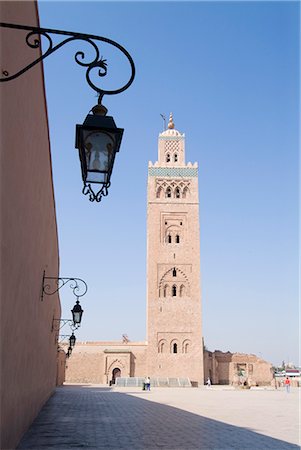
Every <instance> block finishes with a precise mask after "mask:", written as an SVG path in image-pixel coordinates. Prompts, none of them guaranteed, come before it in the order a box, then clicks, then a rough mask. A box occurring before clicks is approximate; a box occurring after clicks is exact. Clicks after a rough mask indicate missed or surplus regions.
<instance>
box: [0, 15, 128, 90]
mask: <svg viewBox="0 0 301 450" xmlns="http://www.w3.org/2000/svg"><path fill="white" fill-rule="evenodd" d="M0 26H1V27H4V28H12V29H17V30H24V31H28V33H27V35H26V37H25V43H26V44H27V46H28V47H30V48H32V49H37V48H40V49H41V53H42V54H41V56H40V57H39V58H37V59H35V60H34V61H32V62H31V63H30V64H28V65H27V66H25V67H23V68H22V69H21V70H19V71H18V72H16V73H14V74H11V75H10V74H9V72H8V71H7V70H3V71H2V75H4V76H3V77H2V78H0V81H11V80H14V79H15V78H17V77H19V76H20V75H22V74H23V73H25V72H27V70H29V69H31V68H32V67H34V66H35V65H36V64H38V63H39V62H41V61H43V60H44V59H45V58H47V56H49V55H51V54H52V53H54V52H55V51H56V50H58V49H59V48H61V47H62V46H63V45H65V44H67V43H69V42H72V41H85V42H88V44H90V45H91V47H92V48H93V50H94V52H95V53H94V55H95V56H94V58H92V60H91V58H90V60H89V61H87V60H86V59H87V58H86V56H85V53H84V52H83V51H77V52H76V53H75V55H74V59H75V62H76V63H77V64H79V65H80V66H82V67H86V80H87V83H88V84H89V86H90V87H91V88H92V89H94V91H96V92H98V94H99V95H100V97H102V96H103V95H105V94H106V95H114V94H119V93H120V92H123V91H125V90H126V89H127V88H128V87H129V86H130V85H131V84H132V82H133V81H134V78H135V65H134V61H133V59H132V57H131V55H130V54H129V53H128V51H127V50H126V49H125V48H124V47H122V46H121V45H120V44H118V42H115V41H113V40H111V39H108V38H106V37H102V36H96V35H93V34H83V33H77V32H74V31H65V30H53V29H50V28H40V27H31V26H27V25H18V24H12V23H4V22H0ZM52 35H60V36H68V37H67V38H65V39H64V40H62V41H61V42H59V43H58V44H56V45H54V43H53V40H52ZM42 37H44V38H45V42H46V44H48V47H47V48H46V50H45V51H44V50H43V49H42V46H41V38H42ZM94 41H97V42H99V41H100V42H105V43H106V44H109V45H112V46H113V47H116V48H117V49H118V50H120V51H121V52H122V53H123V54H124V55H125V56H126V58H127V59H128V61H129V63H130V66H131V76H130V78H129V81H128V82H127V83H126V84H125V85H124V86H122V87H121V88H119V89H115V90H106V89H101V88H99V87H97V86H96V85H95V84H94V83H93V82H92V81H91V78H90V72H91V71H92V70H93V69H98V76H99V77H104V76H106V75H107V62H106V60H105V59H103V58H102V56H101V55H100V51H99V48H98V46H97V45H96V43H95V42H94Z"/></svg>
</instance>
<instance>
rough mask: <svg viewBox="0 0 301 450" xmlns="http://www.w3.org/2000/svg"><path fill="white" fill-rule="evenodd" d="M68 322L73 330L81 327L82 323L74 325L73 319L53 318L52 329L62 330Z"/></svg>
mask: <svg viewBox="0 0 301 450" xmlns="http://www.w3.org/2000/svg"><path fill="white" fill-rule="evenodd" d="M67 323H68V324H69V326H70V328H71V330H72V331H75V330H77V329H78V328H79V327H80V324H76V325H74V323H73V320H72V319H53V320H52V328H51V331H60V330H61V329H62V328H63V327H64V326H65V325H67Z"/></svg>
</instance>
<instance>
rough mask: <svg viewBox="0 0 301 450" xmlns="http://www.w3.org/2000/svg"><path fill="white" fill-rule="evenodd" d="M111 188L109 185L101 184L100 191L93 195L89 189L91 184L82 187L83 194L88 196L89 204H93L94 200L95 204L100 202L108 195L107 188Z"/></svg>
mask: <svg viewBox="0 0 301 450" xmlns="http://www.w3.org/2000/svg"><path fill="white" fill-rule="evenodd" d="M110 186H111V183H110V182H109V183H106V184H103V185H102V187H101V189H100V190H99V191H98V192H97V193H95V192H94V191H93V189H92V187H91V184H90V183H89V184H85V185H84V187H83V191H82V192H83V194H84V195H89V200H90V202H94V200H96V201H97V202H100V201H101V199H102V197H106V196H107V195H108V188H109V187H110Z"/></svg>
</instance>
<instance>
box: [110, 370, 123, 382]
mask: <svg viewBox="0 0 301 450" xmlns="http://www.w3.org/2000/svg"><path fill="white" fill-rule="evenodd" d="M119 377H121V370H120V369H119V367H115V369H113V370H112V384H115V381H116V378H119Z"/></svg>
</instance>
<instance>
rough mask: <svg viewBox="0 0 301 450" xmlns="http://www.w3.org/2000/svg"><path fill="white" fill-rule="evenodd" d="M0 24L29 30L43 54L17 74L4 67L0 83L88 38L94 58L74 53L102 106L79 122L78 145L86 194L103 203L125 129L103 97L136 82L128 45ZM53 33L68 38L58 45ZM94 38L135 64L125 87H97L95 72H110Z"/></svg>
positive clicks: (31, 40)
mask: <svg viewBox="0 0 301 450" xmlns="http://www.w3.org/2000/svg"><path fill="white" fill-rule="evenodd" d="M0 27H4V28H12V29H17V30H24V31H26V32H27V34H26V38H25V43H26V44H27V46H28V47H30V48H32V49H37V48H39V49H40V50H41V55H40V56H39V57H38V58H37V59H35V60H34V61H33V62H31V63H30V64H28V65H27V66H25V67H23V68H22V69H21V70H19V71H18V72H16V73H10V68H9V67H8V68H6V67H4V68H3V69H2V75H3V76H2V77H1V76H0V82H7V81H11V80H14V79H15V78H17V77H19V76H20V75H22V74H23V73H25V72H27V70H29V69H31V68H32V67H34V66H35V65H36V64H38V63H39V62H41V61H43V60H44V59H45V58H46V57H47V56H49V55H51V54H52V53H53V52H55V51H56V50H58V49H59V48H61V47H62V46H63V45H65V44H67V43H69V42H72V41H84V42H85V43H88V44H89V45H90V46H91V47H92V49H93V51H94V55H95V57H94V58H92V59H91V58H90V59H89V60H88V58H86V55H85V53H84V52H83V51H78V52H76V54H75V56H74V59H75V62H76V63H77V64H79V65H80V66H82V67H85V68H86V80H87V83H88V84H89V86H90V87H91V88H92V89H94V91H96V92H97V93H98V94H99V100H98V105H96V106H94V107H93V108H92V112H93V114H88V115H87V117H86V119H85V121H84V123H83V124H82V125H76V143H75V146H76V148H77V149H78V150H79V158H80V164H81V170H82V178H83V182H84V187H83V190H82V192H83V194H85V195H87V194H89V200H90V201H92V202H93V201H94V200H96V201H97V202H100V201H101V199H102V197H103V196H106V195H108V188H109V186H110V178H111V174H112V170H113V165H114V159H115V155H116V153H117V152H118V151H119V148H120V144H121V139H122V134H123V129H122V128H117V127H116V125H115V122H114V119H113V117H110V116H108V117H105V115H106V113H107V109H106V108H105V107H104V106H103V105H102V104H101V100H102V97H103V96H104V95H105V94H106V95H115V94H119V93H120V92H123V91H125V90H126V89H127V88H128V87H129V86H130V85H131V84H132V82H133V81H134V78H135V65H134V61H133V59H132V57H131V55H130V54H129V53H128V51H127V50H126V49H125V48H124V47H122V46H121V45H120V44H118V42H115V41H112V40H111V39H108V38H106V37H102V36H95V35H92V34H83V33H77V32H74V31H65V30H53V29H50V28H40V27H31V26H28V25H19V24H12V23H3V22H1V23H0ZM52 35H56V36H67V37H66V38H64V39H63V40H62V41H61V42H59V43H58V44H55V43H54V42H53V41H52ZM42 37H44V38H45V46H44V45H43V49H42V48H41V38H42ZM94 41H96V42H97V43H98V42H99V41H101V42H105V43H106V44H109V45H112V46H113V47H115V48H117V49H118V50H119V51H121V53H123V55H124V56H125V57H126V58H127V60H128V62H129V64H130V67H131V75H130V78H129V80H128V82H127V83H126V84H125V85H124V86H122V87H121V88H119V89H115V90H105V89H101V88H99V87H97V86H96V85H95V84H94V82H93V81H92V79H91V72H92V71H93V72H94V73H96V74H98V76H99V77H104V76H105V75H107V63H106V60H105V59H103V58H102V56H101V55H100V51H99V49H98V46H97V45H96V43H95V42H94ZM92 184H96V185H97V186H98V187H97V190H96V192H94V190H93V188H92V186H91V185H92Z"/></svg>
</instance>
